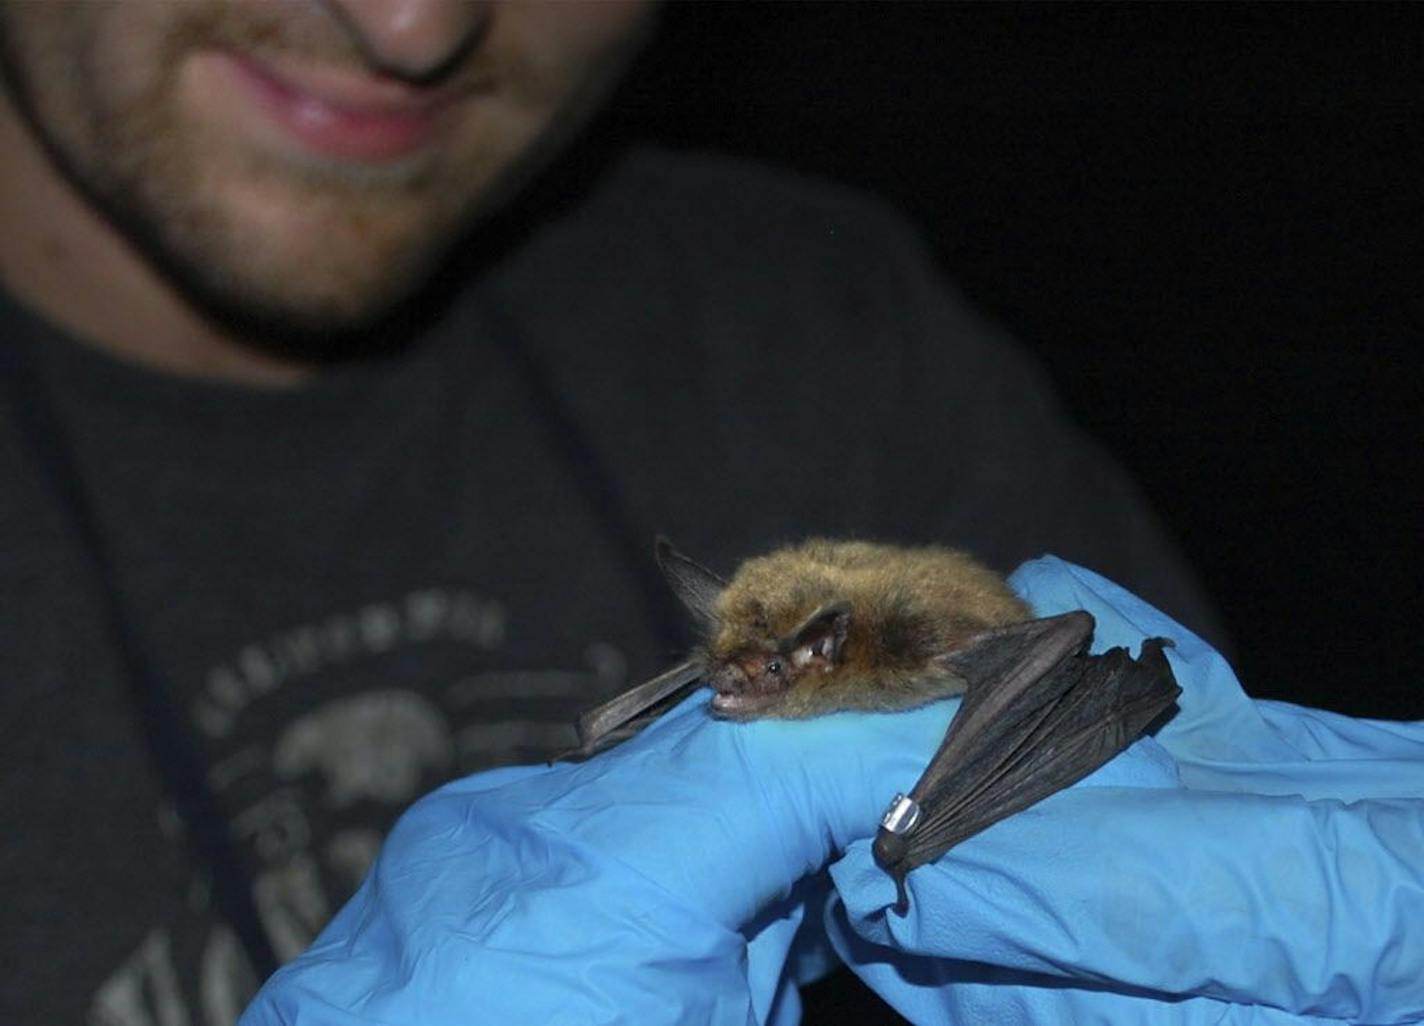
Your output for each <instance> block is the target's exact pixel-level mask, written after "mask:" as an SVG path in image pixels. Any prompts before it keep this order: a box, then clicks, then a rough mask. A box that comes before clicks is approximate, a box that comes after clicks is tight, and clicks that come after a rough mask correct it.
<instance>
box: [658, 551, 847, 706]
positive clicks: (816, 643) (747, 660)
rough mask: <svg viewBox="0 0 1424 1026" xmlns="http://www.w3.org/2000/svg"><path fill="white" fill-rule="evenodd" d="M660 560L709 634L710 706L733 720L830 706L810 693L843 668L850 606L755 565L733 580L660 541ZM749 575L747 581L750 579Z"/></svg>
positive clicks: (670, 582)
mask: <svg viewBox="0 0 1424 1026" xmlns="http://www.w3.org/2000/svg"><path fill="white" fill-rule="evenodd" d="M657 554H658V563H659V565H660V566H661V567H662V569H663V574H664V576H666V577H667V579H668V583H669V584H670V585H671V586H672V589H673V591H674V592H675V593H676V594H677V596H678V598H680V599H681V600H682V602H683V604H684V605H685V606H687V608H688V610H689V611H690V612H691V613H692V615H693V617H694V618H695V619H696V620H697V621H698V624H699V626H700V627H701V628H702V629H703V632H704V634H705V636H706V638H707V641H706V660H707V677H706V680H707V683H708V684H709V685H711V686H712V688H714V689H715V690H716V692H717V694H716V696H715V697H714V698H713V699H712V711H713V712H714V713H715V714H717V715H718V716H721V717H725V718H727V719H738V720H749V719H757V718H761V717H768V716H782V717H785V716H805V715H809V714H811V713H813V712H816V711H822V712H824V711H826V710H825V709H824V708H820V707H819V703H815V702H813V701H812V700H811V699H810V697H809V696H811V695H813V694H814V693H815V692H816V691H818V690H819V685H820V684H821V683H822V682H824V681H827V680H828V679H829V678H830V677H831V676H832V675H834V673H835V671H836V670H837V669H838V668H839V667H840V666H841V664H842V661H843V658H844V654H845V642H846V636H847V634H848V633H849V629H850V615H851V614H850V606H849V604H848V603H847V602H845V601H843V600H840V599H838V598H835V597H834V596H827V595H815V594H812V593H810V592H808V591H807V589H806V587H805V586H804V582H798V583H796V584H795V585H794V586H787V585H786V584H785V583H784V579H785V576H786V575H784V574H781V573H777V572H772V573H768V574H766V576H767V577H768V578H769V579H770V581H773V582H780V586H775V585H774V586H770V587H768V586H767V582H763V581H760V580H755V579H751V578H755V577H757V576H758V571H759V570H761V569H765V568H762V567H760V566H759V565H758V564H756V563H755V562H753V563H751V564H748V566H749V567H750V568H751V569H750V570H747V569H744V570H743V571H742V572H739V573H738V576H737V578H736V580H734V581H733V582H732V583H731V584H730V585H729V584H728V582H726V581H724V580H723V579H722V578H720V577H718V576H717V575H716V574H714V573H713V572H712V571H710V570H708V569H707V568H706V567H704V566H701V565H700V564H698V563H696V562H694V561H693V560H691V559H689V558H688V557H686V556H684V555H682V554H681V553H680V552H678V551H677V550H676V549H674V548H673V547H672V546H671V545H670V544H669V543H668V542H667V540H666V539H661V538H660V539H658V547H657ZM744 578H747V579H744Z"/></svg>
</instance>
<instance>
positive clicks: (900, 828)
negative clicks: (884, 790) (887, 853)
mask: <svg viewBox="0 0 1424 1026" xmlns="http://www.w3.org/2000/svg"><path fill="white" fill-rule="evenodd" d="M919 821H920V803H919V802H917V801H915V799H913V798H910V797H907V796H906V795H903V794H897V795H896V796H895V797H894V798H892V799H891V800H890V807H889V808H887V809H886V810H885V815H883V816H881V817H880V825H881V826H882V827H884V828H885V829H886V830H888V831H890V832H891V833H892V834H904V833H909V832H910V831H911V830H913V829H914V828H915V824H916V823H918V822H919Z"/></svg>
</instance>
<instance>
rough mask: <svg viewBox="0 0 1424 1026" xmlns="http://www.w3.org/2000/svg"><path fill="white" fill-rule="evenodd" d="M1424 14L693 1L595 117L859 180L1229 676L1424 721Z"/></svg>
mask: <svg viewBox="0 0 1424 1026" xmlns="http://www.w3.org/2000/svg"><path fill="white" fill-rule="evenodd" d="M1421 47H1424V11H1421V10H1420V9H1418V8H1415V7H1413V6H1411V5H1404V6H1397V7H1372V6H1367V5H1341V6H1329V5H1283V4H1271V5H1260V6H1245V7H1238V6H1232V5H1218V4H1201V5H1189V6H1180V7H1179V6H1159V5H1121V6H1120V5H1093V6H1078V5H1058V4H1053V5H1027V6H1020V5H998V4H995V5H967V6H964V5H951V4H930V5H920V4H909V3H836V4H820V3H794V4H793V3H781V4H754V3H737V4H731V3H717V4H713V3H696V4H674V5H670V6H668V7H667V8H665V9H664V11H663V14H662V26H661V29H660V31H659V33H658V35H657V37H656V38H655V40H654V41H653V43H652V45H651V47H650V48H649V49H648V51H647V52H646V54H645V55H644V56H643V57H642V58H641V59H640V61H639V62H638V63H637V65H636V66H635V67H634V69H633V72H632V75H631V77H630V78H629V80H628V81H627V83H626V85H625V86H624V87H623V88H622V89H621V90H620V92H619V94H618V95H617V96H616V97H615V104H614V108H613V112H612V114H611V116H610V117H609V118H608V119H607V121H606V127H607V129H608V130H610V131H613V132H627V133H630V134H632V135H637V136H641V137H645V138H651V139H655V140H658V141H661V142H664V143H669V144H673V145H678V146H690V147H712V148H717V149H721V150H726V151H730V152H734V153H740V154H745V155H750V156H755V157H759V158H765V159H768V160H772V161H775V162H778V163H781V164H784V165H789V166H790V167H793V168H796V169H799V170H802V171H807V172H811V173H814V174H818V175H821V176H826V177H831V178H834V179H837V180H840V181H843V182H847V183H850V184H853V185H858V186H862V187H864V188H867V189H869V190H872V191H874V192H876V193H879V194H880V195H881V196H883V197H885V198H888V199H889V200H891V201H892V202H893V203H895V204H896V205H898V206H899V207H900V208H902V209H903V210H905V211H906V212H908V213H909V214H910V215H911V216H912V217H913V218H914V219H915V220H916V221H917V222H918V223H919V224H920V225H921V226H922V227H923V228H924V231H925V233H926V235H927V237H928V238H929V240H930V242H931V243H932V245H933V246H934V247H935V249H936V251H937V252H938V254H939V256H940V258H941V260H942V263H943V266H944V268H945V270H946V272H947V273H948V275H949V276H950V277H951V278H952V279H953V280H954V281H955V282H956V283H957V284H958V285H959V286H960V287H961V288H963V289H964V290H965V291H966V292H967V293H968V294H969V295H970V296H971V297H972V299H973V300H974V301H975V302H976V303H977V304H978V305H979V306H980V307H981V308H983V309H984V310H986V311H987V312H989V313H990V314H991V315H992V316H994V317H995V318H997V319H998V320H1000V321H1001V322H1002V323H1004V324H1006V325H1007V326H1008V327H1009V328H1010V329H1011V330H1012V331H1013V332H1014V333H1015V334H1016V335H1017V336H1018V337H1019V338H1020V339H1022V340H1023V341H1024V342H1025V343H1026V344H1027V345H1028V346H1030V347H1031V348H1032V349H1033V350H1034V351H1035V352H1036V353H1037V354H1038V356H1039V358H1040V359H1041V360H1042V361H1043V362H1044V363H1045V364H1046V365H1047V366H1048V367H1049V368H1050V370H1051V372H1052V374H1053V376H1054V378H1055V380H1056V382H1057V384H1058V387H1059V389H1060V391H1061V393H1062V395H1063V397H1064V399H1065V401H1066V403H1067V404H1068V406H1069V407H1070V409H1071V410H1072V412H1073V414H1074V416H1076V417H1077V419H1078V420H1079V421H1080V422H1081V423H1083V424H1084V425H1085V426H1087V427H1088V428H1089V429H1090V430H1091V431H1092V432H1093V433H1094V434H1095V435H1096V436H1097V437H1098V439H1099V440H1100V441H1101V442H1103V443H1104V444H1105V445H1106V446H1107V447H1108V448H1109V449H1110V450H1111V451H1112V452H1113V453H1114V454H1115V455H1116V456H1117V458H1118V459H1119V460H1120V461H1121V462H1122V463H1124V464H1125V465H1126V466H1127V467H1128V469H1129V470H1130V471H1131V472H1132V473H1133V474H1134V475H1135V476H1136V477H1137V479H1138V480H1139V482H1140V484H1141V485H1142V487H1143V489H1144V490H1145V492H1146V493H1147V494H1148V496H1149V498H1150V499H1151V501H1152V502H1153V503H1154V504H1155V505H1156V507H1157V508H1158V510H1159V512H1160V513H1161V514H1162V516H1163V518H1164V520H1166V522H1167V523H1168V525H1169V526H1170V528H1171V530H1172V531H1173V533H1174V534H1175V535H1176V536H1177V537H1178V539H1179V540H1180V542H1181V544H1182V546H1183V547H1184V548H1185V550H1186V551H1187V553H1188V555H1189V556H1190V557H1191V559H1192V560H1193V561H1194V563H1195V565H1196V566H1197V568H1198V570H1199V572H1200V574H1201V577H1202V579H1203V581H1204V583H1205V584H1206V586H1207V588H1208V589H1209V591H1210V592H1211V593H1212V595H1213V597H1214V599H1215V601H1216V602H1217V604H1218V606H1219V608H1220V609H1221V610H1222V613H1223V615H1224V617H1225V618H1226V620H1227V623H1228V627H1229V629H1230V630H1231V632H1232V634H1233V636H1234V641H1235V648H1236V653H1237V663H1238V666H1239V668H1240V671H1241V675H1242V678H1243V681H1244V683H1245V684H1246V686H1247V689H1248V690H1249V691H1250V692H1252V693H1253V694H1255V695H1257V696H1261V697H1276V698H1286V699H1290V700H1293V701H1300V702H1305V703H1308V704H1312V705H1318V706H1323V707H1326V708H1332V709H1335V710H1338V711H1342V712H1348V713H1351V714H1354V715H1364V716H1382V717H1392V718H1424V688H1421V687H1420V686H1419V683H1418V681H1419V678H1420V673H1419V670H1418V664H1419V662H1420V658H1421V656H1424V644H1421V642H1420V640H1419V638H1420V634H1419V630H1418V627H1417V621H1418V620H1419V619H1420V616H1421V613H1424V602H1421V600H1420V595H1419V588H1418V584H1417V582H1418V580H1419V576H1420V570H1421V559H1420V556H1419V546H1418V540H1419V525H1420V511H1421V508H1424V486H1421V478H1420V475H1419V474H1418V473H1417V471H1416V469H1415V467H1416V463H1417V460H1416V459H1415V454H1416V452H1417V450H1418V449H1419V448H1420V443H1421V441H1424V431H1421V425H1424V418H1421V414H1420V412H1419V404H1420V399H1421V382H1424V376H1421V371H1424V357H1421V352H1420V346H1419V344H1418V343H1419V341H1420V339H1421V329H1422V328H1424V295H1421V291H1420V273H1419V269H1420V266H1421V262H1420V261H1421V256H1424V253H1422V252H1421V250H1422V249H1424V247H1421V244H1420V228H1421V225H1424V216H1421V215H1424V181H1422V180H1424V146H1421V132H1424V129H1422V128H1421V115H1424V100H1421V91H1424V56H1421Z"/></svg>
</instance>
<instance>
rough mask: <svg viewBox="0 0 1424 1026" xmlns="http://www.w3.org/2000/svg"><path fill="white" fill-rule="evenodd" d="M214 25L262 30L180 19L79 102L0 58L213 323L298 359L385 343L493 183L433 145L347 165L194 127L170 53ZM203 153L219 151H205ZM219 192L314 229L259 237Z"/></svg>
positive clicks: (104, 197)
mask: <svg viewBox="0 0 1424 1026" xmlns="http://www.w3.org/2000/svg"><path fill="white" fill-rule="evenodd" d="M215 27H216V28H218V29H219V30H221V31H219V32H218V33H217V37H218V38H223V35H222V32H223V31H225V32H226V37H227V38H229V39H231V38H233V37H237V39H238V41H239V42H242V43H252V42H253V41H254V40H253V39H252V37H254V36H259V35H262V34H263V29H262V27H261V26H256V27H254V26H251V25H246V26H244V25H241V24H228V25H219V26H213V25H211V24H205V23H204V22H203V21H201V20H195V21H194V22H193V23H191V24H189V25H187V26H184V27H183V28H184V30H183V31H178V32H175V33H173V35H172V36H171V37H168V38H166V39H165V40H164V52H163V53H162V54H161V56H160V57H159V59H158V60H157V61H156V62H155V64H154V67H155V69H156V70H155V73H154V75H153V76H152V77H151V78H150V79H149V80H148V81H146V82H144V83H143V85H142V88H140V89H138V90H135V91H134V92H132V93H130V94H127V95H117V96H114V95H109V96H97V95H96V96H93V97H90V102H89V103H88V104H85V105H81V109H76V110H43V109H39V105H40V104H41V103H43V99H42V98H41V97H38V96H35V95H33V94H32V91H31V90H30V89H29V88H28V83H27V82H26V80H25V77H24V76H23V75H22V74H19V73H17V71H16V70H15V69H16V68H17V67H18V61H17V60H15V59H14V57H13V56H10V55H7V58H6V60H5V61H4V64H5V66H6V71H7V74H6V77H7V79H8V80H9V83H10V87H11V92H12V95H14V96H15V98H16V102H17V106H18V107H19V109H20V110H21V112H22V114H23V115H24V116H25V118H26V120H27V121H28V122H29V124H30V127H31V130H32V131H33V132H35V134H36V135H37V136H38V137H39V138H40V140H41V142H42V143H43V145H44V146H45V148H46V150H47V151H48V152H49V155H50V157H51V159H52V160H53V162H54V163H55V164H56V166H57V167H58V169H59V170H60V172H61V173H62V174H63V175H64V177H65V178H66V179H67V180H68V181H69V183H70V185H71V187H73V188H74V189H75V190H77V191H78V192H79V193H80V194H81V195H82V196H83V197H84V198H85V199H86V200H87V201H88V202H89V203H90V204H91V206H92V207H93V208H94V209H96V210H97V211H98V212H99V213H100V214H101V215H102V216H103V217H104V218H105V219H107V220H108V221H109V222H110V223H111V224H112V225H114V226H115V227H116V228H117V230H118V231H119V233H120V234H121V235H122V236H123V237H124V238H125V239H126V240H127V242H128V243H129V244H130V245H131V246H132V247H133V248H134V249H135V250H136V251H137V252H138V253H139V254H140V255H141V258H142V259H144V260H146V261H148V262H149V263H150V264H152V265H153V266H154V267H155V268H156V269H157V270H158V271H159V273H160V274H161V275H162V276H163V277H164V278H166V279H167V280H169V281H170V282H172V283H173V284H174V285H175V286H176V287H177V289H178V291H179V292H180V293H181V294H182V295H183V296H184V298H185V300H186V301H187V302H188V304H189V305H190V306H191V307H192V308H193V309H194V310H196V311H197V312H198V313H199V314H200V316H202V317H203V318H204V319H206V320H208V321H209V322H211V323H212V324H214V325H215V326H216V327H217V328H218V329H219V330H220V331H222V332H223V333H224V334H227V335H229V336H231V337H233V338H234V339H236V340H239V341H240V342H241V343H242V344H244V345H249V346H251V347H253V348H256V349H260V350H263V351H266V352H268V353H271V354H273V355H277V356H280V357H283V358H288V359H296V360H301V361H327V360H331V359H338V358H344V357H347V356H350V355H352V354H353V353H358V352H362V351H367V350H372V349H376V350H380V349H384V348H387V347H388V346H390V345H393V344H395V342H394V340H389V339H385V338H381V337H380V336H381V335H382V333H383V332H385V331H387V330H388V327H389V325H390V324H391V322H393V321H396V320H400V319H402V317H403V315H404V314H405V313H406V312H407V311H406V308H407V307H409V306H410V304H411V301H412V299H413V298H414V297H415V296H416V295H417V294H418V293H419V291H420V289H421V286H422V285H423V284H424V283H425V282H426V280H427V278H428V277H429V275H430V273H431V271H432V269H433V268H434V267H435V266H436V265H437V264H438V263H439V262H440V260H441V259H442V258H443V257H444V256H445V255H446V254H447V253H448V251H449V250H450V248H451V247H452V246H453V245H454V244H455V243H456V242H457V241H458V240H459V239H460V238H461V237H462V235H463V233H464V230H465V229H466V228H467V227H468V226H469V224H470V223H471V222H472V221H473V220H474V219H475V217H476V216H477V215H478V214H479V213H480V212H481V209H482V208H483V207H484V206H485V203H484V202H480V203H478V204H477V202H476V200H477V198H478V197H481V196H483V197H485V198H486V199H488V198H489V197H490V196H491V195H493V194H497V193H498V192H500V191H501V190H500V189H498V188H497V187H496V185H495V183H491V184H490V185H489V186H488V187H486V188H483V189H466V190H460V189H458V188H453V187H452V181H451V177H450V172H449V170H447V169H445V168H443V167H442V166H441V163H440V161H441V155H440V153H439V152H438V150H437V151H436V152H432V153H428V154H420V155H418V156H416V157H414V158H411V159H409V160H407V161H403V162H396V163H392V164H388V165H359V164H348V163H337V162H327V161H322V160H320V159H319V158H316V157H313V158H311V159H310V160H303V159H301V157H300V156H298V155H297V154H296V153H286V152H284V153H281V154H273V153H268V152H265V151H263V150H261V149H260V148H255V147H254V148H246V147H238V146H232V145H224V142H225V140H223V138H222V137H221V133H222V126H218V125H208V124H196V125H195V124H194V121H193V118H192V117H191V115H188V114H186V113H185V112H184V111H183V110H182V109H180V99H179V86H180V83H179V81H178V79H179V75H180V72H181V69H182V67H183V58H184V57H185V56H186V54H187V53H188V52H190V50H191V48H192V47H193V46H194V45H195V43H197V42H199V41H203V42H206V41H209V40H211V39H212V38H213V36H214V33H213V29H214V28H215ZM269 34H270V33H269ZM264 41H265V40H261V39H259V40H256V42H257V43H258V44H259V45H260V44H261V43H262V42H264ZM0 43H3V41H0ZM299 45H300V44H299V43H298V42H295V41H293V40H290V39H288V40H285V41H283V45H282V52H284V53H290V52H292V51H293V50H296V51H297V52H303V51H302V49H300V48H299ZM313 49H317V48H313V47H307V48H306V51H307V52H310V51H311V50H313ZM331 49H332V47H331V46H330V45H323V46H322V47H321V48H320V50H319V52H318V53H316V54H315V55H316V56H319V57H330V56H331V53H330V52H331ZM339 56H340V57H341V59H345V60H348V61H349V59H350V55H349V54H341V55H339ZM51 59H56V60H57V59H60V58H59V57H54V58H51ZM56 70H57V69H49V71H48V72H45V71H44V69H41V72H42V73H49V74H53V73H54V72H55V71H56ZM68 73H71V74H72V70H68ZM526 148H527V147H526ZM212 154H216V155H217V157H219V158H220V159H218V160H216V161H215V160H212V159H209V158H210V156H211V155H212ZM490 163H492V164H494V165H496V166H495V167H492V168H464V169H462V170H463V174H464V175H465V180H466V181H470V180H479V179H480V177H481V176H485V177H491V178H498V179H506V178H511V177H513V176H514V175H515V174H516V171H517V169H516V168H515V167H510V168H507V169H505V171H504V172H503V174H500V173H499V172H498V170H497V165H498V159H497V156H496V155H491V156H490ZM512 163H515V164H522V162H519V161H514V162H512ZM234 188H241V189H242V190H245V191H246V192H248V193H249V198H251V196H252V195H266V196H270V197H272V198H273V200H274V204H273V207H272V214H273V216H274V217H276V218H279V219H280V218H283V217H287V218H290V217H292V216H293V215H294V212H300V217H301V219H302V221H303V222H304V223H306V224H311V225H320V226H322V230H321V231H320V232H313V233H297V232H292V231H290V230H287V231H284V232H282V233H281V234H280V235H277V234H276V233H273V234H264V232H263V230H262V226H261V225H260V224H257V223H253V222H252V221H250V220H247V219H244V218H242V217H240V216H236V213H235V208H234V207H233V206H232V205H231V204H230V203H229V202H228V200H229V199H230V196H225V195H224V191H225V190H229V191H230V190H232V189H234ZM249 206H251V204H249ZM285 227H286V228H287V229H290V227H291V226H290V224H289V225H286V226H285ZM299 235H300V236H301V237H300V238H298V236H299Z"/></svg>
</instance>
